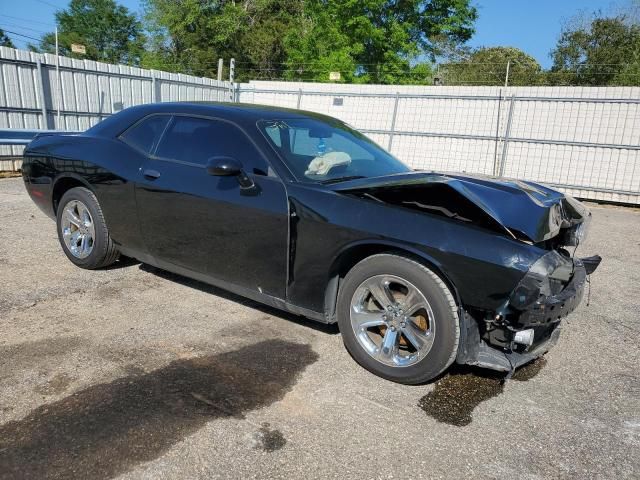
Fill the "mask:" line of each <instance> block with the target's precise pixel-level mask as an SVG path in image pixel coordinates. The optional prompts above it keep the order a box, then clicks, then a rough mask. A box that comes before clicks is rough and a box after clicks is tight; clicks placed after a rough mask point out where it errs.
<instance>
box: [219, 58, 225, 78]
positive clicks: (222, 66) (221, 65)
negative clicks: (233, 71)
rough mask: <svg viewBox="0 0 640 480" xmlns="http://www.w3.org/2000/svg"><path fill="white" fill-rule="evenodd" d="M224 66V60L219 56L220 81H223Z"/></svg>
mask: <svg viewBox="0 0 640 480" xmlns="http://www.w3.org/2000/svg"><path fill="white" fill-rule="evenodd" d="M223 68H224V60H223V59H221V58H219V59H218V81H219V82H221V81H222V69H223Z"/></svg>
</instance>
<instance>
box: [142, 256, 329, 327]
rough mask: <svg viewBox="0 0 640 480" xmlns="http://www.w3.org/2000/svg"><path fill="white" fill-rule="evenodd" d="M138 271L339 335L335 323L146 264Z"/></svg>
mask: <svg viewBox="0 0 640 480" xmlns="http://www.w3.org/2000/svg"><path fill="white" fill-rule="evenodd" d="M140 270H142V271H143V272H146V273H151V274H153V275H156V276H158V277H161V278H164V279H166V280H170V281H172V282H176V283H179V284H181V285H184V286H185V287H189V288H194V289H196V290H200V291H201V292H204V293H208V294H210V295H215V296H217V297H221V298H224V299H225V300H229V301H231V302H234V303H238V304H240V305H244V306H246V307H250V308H253V309H255V310H258V311H260V312H262V313H264V314H267V315H271V316H273V317H278V318H281V319H283V320H287V321H290V322H293V323H297V324H298V325H302V326H305V327H308V328H311V329H313V330H317V331H319V332H323V333H328V334H331V335H336V334H338V333H340V331H339V330H338V325H337V324H335V323H333V324H326V323H321V322H318V321H314V320H310V319H308V318H306V317H303V316H302V315H296V314H294V313H290V312H286V311H284V310H280V309H278V308H275V307H270V306H269V305H264V304H262V303H260V302H256V301H254V300H251V299H248V298H246V297H243V296H241V295H237V294H235V293H232V292H229V291H227V290H224V289H222V288H218V287H215V286H213V285H209V284H208V283H204V282H201V281H199V280H194V279H193V278H188V277H183V276H182V275H178V274H176V273H172V272H169V271H167V270H162V269H160V268H157V267H154V266H152V265H148V264H146V263H141V264H140Z"/></svg>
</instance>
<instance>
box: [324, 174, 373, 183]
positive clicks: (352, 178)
mask: <svg viewBox="0 0 640 480" xmlns="http://www.w3.org/2000/svg"><path fill="white" fill-rule="evenodd" d="M358 178H367V177H365V176H364V175H349V176H346V177H337V178H330V179H329V180H324V181H322V182H320V183H321V184H323V185H329V184H330V183H339V182H346V181H349V180H357V179H358Z"/></svg>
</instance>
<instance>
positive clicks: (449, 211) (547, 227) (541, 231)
mask: <svg viewBox="0 0 640 480" xmlns="http://www.w3.org/2000/svg"><path fill="white" fill-rule="evenodd" d="M329 188H331V189H332V190H334V191H337V192H342V193H345V194H355V195H358V196H361V197H366V198H372V199H375V200H377V201H380V202H384V203H389V204H394V205H398V206H403V207H406V208H411V209H414V210H415V209H417V210H422V211H431V212H437V213H439V214H444V215H446V216H448V217H451V218H457V219H460V220H463V221H469V222H474V223H477V222H481V223H484V224H487V223H489V224H494V226H499V227H500V228H502V229H503V230H504V231H506V232H508V234H509V235H511V236H513V237H514V238H519V239H522V240H526V241H530V242H533V243H538V242H542V241H544V240H548V239H550V238H553V237H555V236H556V235H557V234H558V233H559V231H560V229H562V228H568V227H571V226H573V225H575V224H578V223H581V222H583V221H584V220H585V219H586V218H587V217H589V216H590V213H589V211H588V210H587V208H586V207H584V206H583V205H582V204H581V203H580V202H578V201H577V200H575V199H574V198H573V197H571V196H569V195H565V194H563V193H561V192H558V191H557V190H553V189H550V188H548V187H545V186H543V185H539V184H537V183H533V182H526V181H522V180H512V179H504V178H502V179H498V178H493V177H482V176H471V175H457V174H441V173H435V172H411V173H403V174H397V175H389V176H385V177H374V178H363V179H357V180H351V181H348V182H343V183H338V184H334V185H331V186H329ZM480 212H481V213H480ZM483 217H484V218H483Z"/></svg>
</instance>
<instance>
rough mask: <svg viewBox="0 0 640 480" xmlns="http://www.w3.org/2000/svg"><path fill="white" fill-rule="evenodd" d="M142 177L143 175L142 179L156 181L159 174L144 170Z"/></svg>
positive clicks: (155, 171) (154, 171)
mask: <svg viewBox="0 0 640 480" xmlns="http://www.w3.org/2000/svg"><path fill="white" fill-rule="evenodd" d="M142 175H144V177H145V178H148V179H149V180H156V179H158V178H160V172H159V171H157V170H145V171H144V172H142Z"/></svg>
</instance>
